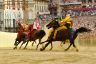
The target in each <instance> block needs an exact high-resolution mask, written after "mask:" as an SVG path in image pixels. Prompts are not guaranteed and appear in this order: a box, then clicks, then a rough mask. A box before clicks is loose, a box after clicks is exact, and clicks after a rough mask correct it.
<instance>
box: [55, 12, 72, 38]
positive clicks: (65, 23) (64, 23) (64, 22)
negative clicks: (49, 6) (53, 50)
mask: <svg viewBox="0 0 96 64" xmlns="http://www.w3.org/2000/svg"><path fill="white" fill-rule="evenodd" d="M68 25H69V26H68ZM72 26H73V22H72V19H71V17H70V14H67V15H66V17H65V19H63V20H62V21H61V22H60V27H59V28H57V29H56V30H55V32H54V36H53V39H55V38H56V34H57V32H58V31H59V30H62V29H70V30H69V32H71V30H72V29H71V28H72Z"/></svg>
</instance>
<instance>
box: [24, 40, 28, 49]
mask: <svg viewBox="0 0 96 64" xmlns="http://www.w3.org/2000/svg"><path fill="white" fill-rule="evenodd" d="M28 43H29V41H27V43H26V45H25V47H24V49H26V47H27V45H28Z"/></svg>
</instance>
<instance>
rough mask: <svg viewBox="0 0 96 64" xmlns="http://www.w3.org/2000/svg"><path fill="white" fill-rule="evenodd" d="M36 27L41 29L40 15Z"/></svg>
mask: <svg viewBox="0 0 96 64" xmlns="http://www.w3.org/2000/svg"><path fill="white" fill-rule="evenodd" d="M36 27H37V29H38V30H39V29H41V26H40V20H39V18H38V17H37V18H36Z"/></svg>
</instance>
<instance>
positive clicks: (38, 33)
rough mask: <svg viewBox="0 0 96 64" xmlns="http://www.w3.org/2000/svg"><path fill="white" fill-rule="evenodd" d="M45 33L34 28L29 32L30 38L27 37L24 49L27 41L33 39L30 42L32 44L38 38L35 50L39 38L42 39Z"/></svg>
mask: <svg viewBox="0 0 96 64" xmlns="http://www.w3.org/2000/svg"><path fill="white" fill-rule="evenodd" d="M45 35H46V33H45V31H44V30H36V29H34V32H30V38H29V39H27V43H26V45H25V47H24V49H26V47H27V45H28V43H29V41H30V42H31V41H33V43H32V46H33V44H34V42H35V43H36V40H37V39H38V40H39V43H38V44H37V47H36V50H37V49H38V46H39V44H40V43H41V39H42V38H43V37H44V36H45Z"/></svg>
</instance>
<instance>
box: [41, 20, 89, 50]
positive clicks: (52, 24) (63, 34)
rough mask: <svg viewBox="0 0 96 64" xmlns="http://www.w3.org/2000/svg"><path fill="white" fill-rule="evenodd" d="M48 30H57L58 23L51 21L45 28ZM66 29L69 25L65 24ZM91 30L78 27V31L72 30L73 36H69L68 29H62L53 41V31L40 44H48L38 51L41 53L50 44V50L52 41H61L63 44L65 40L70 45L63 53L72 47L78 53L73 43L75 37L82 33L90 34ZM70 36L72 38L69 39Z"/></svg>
mask: <svg viewBox="0 0 96 64" xmlns="http://www.w3.org/2000/svg"><path fill="white" fill-rule="evenodd" d="M46 27H47V28H48V29H49V28H53V30H55V29H57V28H58V27H60V25H59V23H58V22H57V21H52V22H50V23H49V24H48V25H47V26H46ZM66 27H67V28H68V27H69V25H68V24H66ZM90 31H91V30H90V29H87V28H85V27H80V28H79V29H77V30H76V31H75V30H74V31H73V34H71V35H69V34H70V32H69V29H62V30H60V31H58V32H57V34H56V38H55V39H53V35H54V31H53V32H52V33H51V35H50V36H49V37H48V39H47V40H46V41H44V42H42V43H41V44H43V43H45V42H48V43H46V44H45V46H44V47H43V48H41V49H40V50H41V51H43V50H45V48H46V47H47V46H48V45H49V44H51V49H50V50H52V48H53V47H52V41H63V42H65V41H66V40H67V39H68V40H69V41H70V45H69V47H68V48H66V49H65V51H67V50H68V49H69V48H70V47H71V46H72V45H73V47H74V48H76V51H78V49H77V47H76V45H75V43H74V40H75V39H76V37H77V36H78V34H79V33H83V32H90ZM71 36H73V37H72V38H70V37H71Z"/></svg>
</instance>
